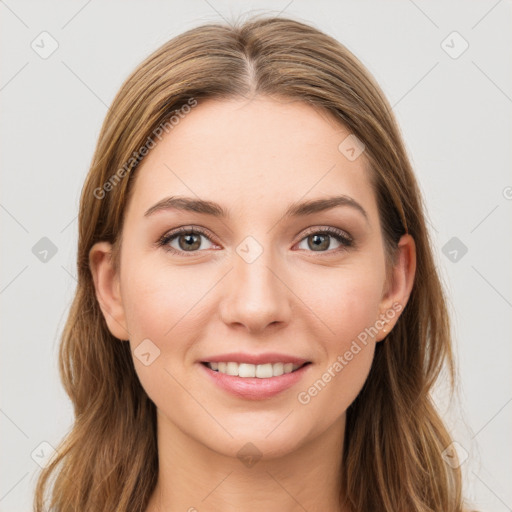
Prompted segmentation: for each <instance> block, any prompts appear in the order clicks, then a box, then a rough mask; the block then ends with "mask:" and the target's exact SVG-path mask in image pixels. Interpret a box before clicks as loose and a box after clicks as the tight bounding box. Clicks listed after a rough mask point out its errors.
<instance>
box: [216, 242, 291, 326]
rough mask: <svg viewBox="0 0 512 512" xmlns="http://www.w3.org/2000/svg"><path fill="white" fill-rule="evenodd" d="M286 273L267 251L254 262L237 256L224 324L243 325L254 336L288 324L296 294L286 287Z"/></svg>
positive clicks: (225, 300) (222, 308)
mask: <svg viewBox="0 0 512 512" xmlns="http://www.w3.org/2000/svg"><path fill="white" fill-rule="evenodd" d="M285 273H286V272H285V271H284V270H283V265H282V264H278V262H277V260H276V258H275V257H274V256H273V255H272V251H270V250H264V251H263V252H262V254H261V255H260V256H259V257H258V258H257V259H256V260H255V261H252V262H250V263H249V262H248V261H246V260H244V259H243V258H242V257H240V256H239V255H238V254H236V253H235V254H234V255H233V269H232V271H231V272H229V274H228V275H227V276H226V279H227V280H228V282H227V283H226V289H225V293H224V294H223V299H222V302H221V305H220V316H221V319H222V320H223V322H224V323H225V324H226V325H229V326H234V325H238V326H240V325H241V326H243V327H245V329H247V331H248V332H250V333H251V334H258V333H262V332H264V331H265V330H266V329H268V328H269V326H273V328H277V327H280V328H282V327H284V326H285V325H287V324H288V323H289V321H290V318H291V304H290V300H291V297H293V294H292V293H291V291H290V289H289V288H288V287H287V285H286V282H287V279H286V275H285Z"/></svg>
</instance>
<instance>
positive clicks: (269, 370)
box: [206, 361, 300, 379]
mask: <svg viewBox="0 0 512 512" xmlns="http://www.w3.org/2000/svg"><path fill="white" fill-rule="evenodd" d="M206 364H207V366H208V368H210V369H211V370H214V371H218V372H220V373H225V374H226V375H234V376H237V377H244V378H245V377H257V378H259V379H269V378H270V377H279V375H283V374H284V373H291V372H293V371H295V370H296V369H297V368H300V365H298V364H293V363H274V364H271V363H267V364H249V363H240V364H238V363H234V362H232V361H230V362H226V363H224V362H223V363H206Z"/></svg>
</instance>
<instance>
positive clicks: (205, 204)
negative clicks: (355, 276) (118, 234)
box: [144, 195, 369, 224]
mask: <svg viewBox="0 0 512 512" xmlns="http://www.w3.org/2000/svg"><path fill="white" fill-rule="evenodd" d="M338 206H348V207H350V208H353V209H355V210H356V211H358V212H359V213H361V214H362V215H363V217H364V218H365V220H366V222H367V223H368V224H369V217H368V214H367V213H366V210H365V209H364V208H363V207H362V206H361V205H360V204H359V203H358V202H357V201H356V200H355V199H353V198H352V197H350V196H346V195H341V196H333V197H326V198H320V199H313V200H310V201H305V202H302V203H299V202H295V203H292V204H290V205H289V206H288V208H287V210H286V212H285V213H284V215H283V217H285V218H286V217H303V216H306V215H311V214H314V213H318V212H323V211H326V210H330V209H332V208H336V207H338ZM170 209H173V210H181V211H187V212H195V213H202V214H205V215H211V216H214V217H220V218H227V217H229V213H228V211H227V210H225V209H224V208H223V207H222V206H221V205H220V204H218V203H215V202H213V201H204V200H202V199H194V198H192V197H184V196H171V197H166V198H164V199H162V200H161V201H158V203H156V204H155V205H153V206H152V207H151V208H149V209H148V210H147V211H146V213H145V214H144V216H145V217H149V216H150V215H153V214H154V213H156V212H158V211H161V210H170Z"/></svg>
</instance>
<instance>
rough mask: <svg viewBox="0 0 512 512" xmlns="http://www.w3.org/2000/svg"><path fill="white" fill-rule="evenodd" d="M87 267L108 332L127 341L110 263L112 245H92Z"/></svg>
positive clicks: (127, 335)
mask: <svg viewBox="0 0 512 512" xmlns="http://www.w3.org/2000/svg"><path fill="white" fill-rule="evenodd" d="M89 267H90V269H91V273H92V277H93V281H94V288H95V291H96V298H97V300H98V303H99V305H100V308H101V311H102V313H103V316H104V318H105V321H106V323H107V326H108V329H109V331H110V332H111V334H112V335H113V336H115V337H116V338H118V339H120V340H128V339H129V336H130V335H129V333H128V330H127V328H126V319H125V314H124V307H123V302H122V299H121V293H120V286H119V275H118V274H117V272H116V270H115V268H114V266H113V262H112V244H110V243H109V242H98V243H96V244H94V245H93V246H92V248H91V250H90V251H89Z"/></svg>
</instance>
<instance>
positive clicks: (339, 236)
mask: <svg viewBox="0 0 512 512" xmlns="http://www.w3.org/2000/svg"><path fill="white" fill-rule="evenodd" d="M184 234H187V235H203V236H205V237H206V238H208V240H210V242H214V243H215V241H212V240H211V239H210V238H211V237H210V236H209V234H208V233H207V232H206V231H205V230H204V229H202V228H200V227H191V226H184V227H182V228H178V229H176V230H175V231H172V232H170V233H166V234H164V235H163V236H162V237H161V238H160V239H159V240H158V241H157V246H158V247H163V249H164V250H165V251H168V252H170V253H172V254H177V255H180V256H185V257H188V256H192V255H193V254H194V253H197V252H201V251H190V253H189V254H187V251H178V250H176V249H174V247H170V246H169V245H168V244H169V242H171V241H172V240H173V239H174V238H176V237H178V236H179V235H184ZM311 235H330V236H332V237H333V238H335V239H336V240H337V241H338V242H340V243H341V244H342V246H341V247H338V248H337V249H334V250H328V251H319V252H318V254H322V253H325V254H333V253H339V252H342V251H346V250H348V249H349V248H351V247H353V246H354V241H353V239H352V238H351V237H350V236H348V235H347V234H345V232H344V231H341V230H340V229H337V228H333V227H326V228H322V229H318V228H310V229H309V230H306V232H305V234H304V236H303V237H302V238H301V239H300V240H299V242H298V243H300V242H302V241H303V240H304V239H305V238H307V237H308V236H311ZM306 252H316V251H306Z"/></svg>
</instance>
